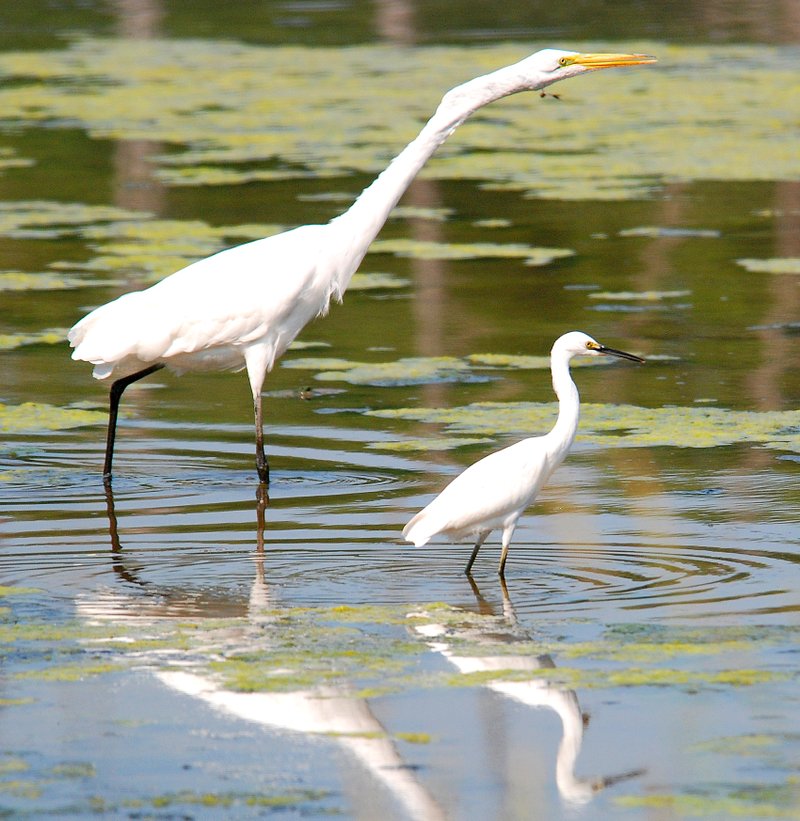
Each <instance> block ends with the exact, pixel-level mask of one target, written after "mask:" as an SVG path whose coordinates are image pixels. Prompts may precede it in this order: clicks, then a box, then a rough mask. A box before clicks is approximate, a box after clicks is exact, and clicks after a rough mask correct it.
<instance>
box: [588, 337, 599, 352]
mask: <svg viewBox="0 0 800 821" xmlns="http://www.w3.org/2000/svg"><path fill="white" fill-rule="evenodd" d="M586 347H587V348H588V349H589V350H590V351H593V350H594V349H595V348H596V347H597V345H595V344H594V342H592V340H591V339H587V340H586Z"/></svg>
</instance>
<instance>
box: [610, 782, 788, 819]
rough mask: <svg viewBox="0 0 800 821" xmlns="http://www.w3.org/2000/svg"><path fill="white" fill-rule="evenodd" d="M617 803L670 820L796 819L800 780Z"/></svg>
mask: <svg viewBox="0 0 800 821" xmlns="http://www.w3.org/2000/svg"><path fill="white" fill-rule="evenodd" d="M614 803H615V804H617V805H618V806H620V807H623V808H625V809H640V810H650V811H652V812H653V813H659V814H660V813H667V814H668V816H669V817H671V818H724V819H732V818H746V819H761V818H764V819H770V818H797V808H798V806H800V779H798V778H797V777H796V776H789V777H788V778H786V779H785V780H784V781H779V782H776V783H768V782H764V783H742V784H739V785H736V786H730V787H728V788H727V789H725V788H723V787H719V788H717V789H715V790H697V791H696V792H692V793H676V794H672V793H649V794H647V795H622V796H618V797H616V798H615V799H614Z"/></svg>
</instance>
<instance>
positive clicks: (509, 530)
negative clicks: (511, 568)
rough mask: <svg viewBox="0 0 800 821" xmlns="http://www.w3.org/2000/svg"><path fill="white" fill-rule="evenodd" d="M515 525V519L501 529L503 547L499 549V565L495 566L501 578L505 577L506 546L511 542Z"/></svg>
mask: <svg viewBox="0 0 800 821" xmlns="http://www.w3.org/2000/svg"><path fill="white" fill-rule="evenodd" d="M516 526H517V523H516V521H515V522H514V523H513V524H511V525H509V526H508V527H506V528H505V530H503V540H502V545H503V549H502V550H501V551H500V567H498V568H497V573H498V575H499V576H500V578H501V579H505V577H506V559H507V558H508V546H509V545H510V544H511V537H512V536H513V535H514V528H515V527H516Z"/></svg>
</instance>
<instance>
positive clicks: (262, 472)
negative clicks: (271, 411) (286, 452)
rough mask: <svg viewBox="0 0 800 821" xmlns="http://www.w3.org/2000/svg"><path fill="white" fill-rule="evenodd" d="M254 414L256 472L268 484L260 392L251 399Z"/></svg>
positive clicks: (267, 465)
mask: <svg viewBox="0 0 800 821" xmlns="http://www.w3.org/2000/svg"><path fill="white" fill-rule="evenodd" d="M253 406H254V408H255V416H256V472H257V473H258V478H259V480H260V481H261V482H263V483H264V484H265V485H268V484H269V463H268V462H267V456H266V454H265V453H264V423H263V417H262V412H261V393H260V392H259V394H258V396H256V398H255V399H254V401H253Z"/></svg>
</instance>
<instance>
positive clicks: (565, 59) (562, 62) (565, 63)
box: [558, 57, 572, 66]
mask: <svg viewBox="0 0 800 821" xmlns="http://www.w3.org/2000/svg"><path fill="white" fill-rule="evenodd" d="M571 62H572V61H571V60H570V59H569V57H561V58H560V59H559V61H558V64H559V65H560V66H568V65H569V64H570V63H571Z"/></svg>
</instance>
